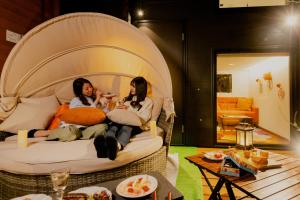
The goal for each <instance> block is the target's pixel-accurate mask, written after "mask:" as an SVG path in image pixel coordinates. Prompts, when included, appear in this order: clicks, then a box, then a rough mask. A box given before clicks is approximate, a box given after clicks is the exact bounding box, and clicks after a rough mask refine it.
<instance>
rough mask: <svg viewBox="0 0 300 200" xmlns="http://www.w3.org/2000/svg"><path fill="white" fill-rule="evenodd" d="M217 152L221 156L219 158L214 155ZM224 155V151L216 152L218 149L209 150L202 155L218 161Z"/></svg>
mask: <svg viewBox="0 0 300 200" xmlns="http://www.w3.org/2000/svg"><path fill="white" fill-rule="evenodd" d="M217 153H220V154H221V157H220V158H216V157H215V154H217ZM225 156H226V155H225V154H224V153H222V152H218V151H211V152H207V153H205V154H204V157H205V158H207V159H209V160H214V161H220V160H223V159H224V157H225Z"/></svg>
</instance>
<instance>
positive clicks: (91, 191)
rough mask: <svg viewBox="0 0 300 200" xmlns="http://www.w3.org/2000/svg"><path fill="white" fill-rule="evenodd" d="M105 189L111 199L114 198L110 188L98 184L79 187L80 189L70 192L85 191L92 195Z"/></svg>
mask: <svg viewBox="0 0 300 200" xmlns="http://www.w3.org/2000/svg"><path fill="white" fill-rule="evenodd" d="M103 190H105V191H106V193H107V194H108V195H109V197H110V199H112V194H111V191H110V190H108V189H107V188H105V187H98V186H91V187H83V188H79V189H77V190H74V191H72V192H69V193H85V194H87V195H89V196H91V195H93V194H95V193H100V192H101V191H103Z"/></svg>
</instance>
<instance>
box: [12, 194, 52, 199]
mask: <svg viewBox="0 0 300 200" xmlns="http://www.w3.org/2000/svg"><path fill="white" fill-rule="evenodd" d="M24 199H30V200H52V198H51V197H49V196H47V195H45V194H28V195H25V196H22V197H17V198H14V199H12V200H24Z"/></svg>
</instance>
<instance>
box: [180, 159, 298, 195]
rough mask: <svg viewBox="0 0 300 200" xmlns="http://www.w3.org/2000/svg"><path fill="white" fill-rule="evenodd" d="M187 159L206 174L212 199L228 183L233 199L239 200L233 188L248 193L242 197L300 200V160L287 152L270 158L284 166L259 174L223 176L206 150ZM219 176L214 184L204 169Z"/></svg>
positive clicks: (229, 193)
mask: <svg viewBox="0 0 300 200" xmlns="http://www.w3.org/2000/svg"><path fill="white" fill-rule="evenodd" d="M186 159H187V160H188V161H190V162H191V163H193V164H194V165H196V166H197V167H198V168H199V170H200V172H201V174H202V175H203V176H204V179H205V180H206V182H207V184H208V186H209V187H210V189H211V191H212V194H211V196H210V197H209V199H211V200H216V199H221V196H220V193H219V192H220V190H221V188H222V186H223V185H224V184H225V186H226V189H227V193H228V195H229V198H230V199H233V200H234V199H236V197H235V195H234V192H233V190H232V188H233V187H235V188H237V189H238V190H240V191H241V192H243V193H244V194H245V195H244V196H242V197H240V199H244V198H245V197H252V198H254V199H266V200H283V199H300V160H298V159H296V158H292V157H289V156H285V155H280V154H275V153H270V155H269V159H272V160H274V161H278V162H280V163H281V164H282V167H281V168H276V169H268V170H266V171H259V172H258V173H257V174H256V175H251V174H249V175H246V176H242V177H233V176H226V175H221V174H220V173H219V171H220V162H213V161H210V160H207V159H206V158H204V153H201V154H199V155H195V156H189V157H186ZM204 171H206V172H208V173H211V174H213V175H215V176H217V177H218V178H219V180H218V182H217V184H216V185H215V186H212V184H211V183H210V182H209V180H208V178H207V176H206V174H205V172H204Z"/></svg>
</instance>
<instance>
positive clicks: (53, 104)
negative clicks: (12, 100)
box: [21, 95, 59, 111]
mask: <svg viewBox="0 0 300 200" xmlns="http://www.w3.org/2000/svg"><path fill="white" fill-rule="evenodd" d="M21 102H22V103H30V104H35V105H40V106H45V107H48V108H49V109H54V110H55V111H56V110H57V108H58V106H59V103H58V100H57V98H56V96H54V95H51V96H47V97H40V98H21Z"/></svg>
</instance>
